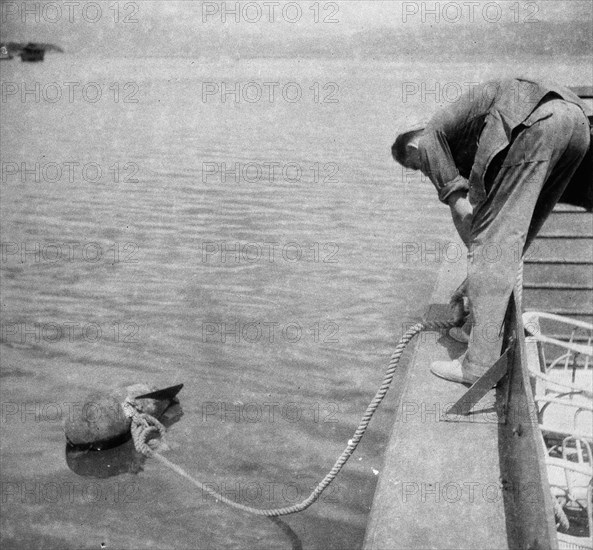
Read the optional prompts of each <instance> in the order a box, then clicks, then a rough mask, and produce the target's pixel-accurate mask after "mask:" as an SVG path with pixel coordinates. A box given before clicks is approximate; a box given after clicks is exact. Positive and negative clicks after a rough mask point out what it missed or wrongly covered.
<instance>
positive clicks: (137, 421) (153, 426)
mask: <svg viewBox="0 0 593 550" xmlns="http://www.w3.org/2000/svg"><path fill="white" fill-rule="evenodd" d="M461 324H463V321H461V322H456V321H425V322H422V323H416V324H415V325H413V326H412V327H410V328H409V329H408V330H407V331H406V332H405V333H404V335H403V336H402V337H401V339H400V341H399V343H398V344H397V347H396V348H395V350H394V352H393V354H392V355H391V358H390V360H389V365H388V366H387V370H386V371H385V375H384V377H383V381H382V382H381V386H380V387H379V389H378V390H377V393H376V394H375V397H373V400H372V401H371V402H370V404H369V406H368V407H367V409H366V412H365V413H364V415H363V417H362V419H361V420H360V423H359V424H358V428H356V431H355V432H354V435H353V436H352V439H350V440H349V441H348V446H347V447H346V448H345V449H344V451H343V452H342V454H341V455H340V457H339V458H338V460H337V461H336V462H335V464H334V466H333V468H332V469H331V470H330V471H329V473H328V474H327V475H326V476H325V477H324V478H323V479H322V480H321V481H320V482H319V484H318V485H317V487H315V489H314V490H313V492H312V493H311V494H310V495H309V496H308V497H307V498H306V499H305V500H303V501H302V502H300V503H298V504H295V505H293V506H287V507H285V508H272V509H267V510H265V509H264V510H262V509H259V508H252V507H251V506H245V505H244V504H240V503H238V502H235V501H234V500H231V499H229V498H226V497H225V496H223V495H221V494H220V493H218V492H216V491H214V490H213V489H211V488H210V487H208V486H206V485H204V484H203V483H201V482H200V481H198V480H197V479H195V478H193V477H192V476H191V475H190V474H188V473H187V472H186V471H185V470H184V469H183V468H181V467H180V466H178V465H177V464H173V463H172V462H171V461H169V460H168V459H166V458H165V457H164V456H163V455H162V454H160V453H159V452H158V451H156V447H155V446H154V445H153V446H151V445H150V444H149V442H148V441H147V438H148V436H149V435H151V434H155V433H156V432H159V433H160V435H161V436H162V435H163V434H164V427H163V425H162V424H161V423H160V422H159V421H158V420H157V419H156V418H154V417H152V416H150V415H149V414H146V413H142V412H140V411H139V410H138V409H137V408H136V407H135V405H134V402H133V400H131V401H128V400H126V402H125V403H124V404H123V408H124V411H125V413H126V415H127V416H129V417H130V418H131V419H132V437H133V439H134V445H135V447H136V450H137V451H138V452H140V453H142V454H144V455H146V456H148V457H152V458H156V459H157V460H159V461H160V462H162V463H163V464H165V465H166V466H167V467H168V468H170V469H171V470H173V471H174V472H176V473H178V474H179V475H180V476H182V477H184V478H185V479H187V480H188V481H190V482H191V483H192V484H193V485H195V486H196V487H198V488H199V489H201V490H202V491H205V492H207V493H208V494H210V495H211V496H213V497H214V498H215V499H216V500H220V501H222V502H224V503H225V504H228V505H229V506H232V507H233V508H237V509H238V510H243V511H244V512H248V513H250V514H256V515H258V516H269V517H275V516H286V515H288V514H294V513H296V512H302V511H303V510H305V509H307V508H308V507H309V506H311V504H313V503H314V502H315V501H316V500H317V499H318V498H319V497H320V496H321V493H323V491H325V489H326V488H327V487H328V486H329V484H330V483H331V482H332V481H333V480H334V479H335V478H336V476H337V475H338V474H339V473H340V470H341V469H342V468H343V467H344V465H345V464H346V462H347V461H348V459H349V458H350V457H351V456H352V454H353V453H354V451H355V450H356V447H358V444H359V443H360V440H361V439H362V436H363V435H364V433H365V431H366V429H367V427H368V425H369V422H370V421H371V418H373V415H374V414H375V411H376V410H377V408H378V407H379V405H380V404H381V401H383V398H384V397H385V395H386V394H387V391H388V390H389V386H390V385H391V382H392V381H393V376H394V374H395V370H396V369H397V367H398V365H399V361H400V358H401V356H402V353H403V352H404V350H405V349H406V346H407V345H408V343H409V342H410V340H412V338H414V336H416V334H418V333H419V332H422V331H427V330H447V329H450V328H452V327H454V326H459V325H461Z"/></svg>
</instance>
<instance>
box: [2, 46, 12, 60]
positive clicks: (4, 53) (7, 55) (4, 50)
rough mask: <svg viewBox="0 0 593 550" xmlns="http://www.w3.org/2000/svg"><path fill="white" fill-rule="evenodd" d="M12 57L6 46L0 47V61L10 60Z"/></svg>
mask: <svg viewBox="0 0 593 550" xmlns="http://www.w3.org/2000/svg"><path fill="white" fill-rule="evenodd" d="M12 57H13V56H12V54H11V53H10V52H9V51H8V49H7V48H6V46H2V47H0V59H12Z"/></svg>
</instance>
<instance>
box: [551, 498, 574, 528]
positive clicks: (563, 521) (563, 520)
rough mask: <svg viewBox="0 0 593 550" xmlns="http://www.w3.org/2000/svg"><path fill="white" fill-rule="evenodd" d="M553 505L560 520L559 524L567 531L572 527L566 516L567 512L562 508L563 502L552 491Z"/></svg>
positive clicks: (555, 514)
mask: <svg viewBox="0 0 593 550" xmlns="http://www.w3.org/2000/svg"><path fill="white" fill-rule="evenodd" d="M552 507H553V508H554V516H556V519H557V520H558V525H560V526H561V527H562V528H563V529H564V530H565V531H568V530H569V529H570V522H569V521H568V518H567V517H566V513H565V512H564V510H563V509H562V506H561V504H560V503H559V502H558V499H557V498H556V495H554V493H552Z"/></svg>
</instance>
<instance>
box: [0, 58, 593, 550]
mask: <svg viewBox="0 0 593 550" xmlns="http://www.w3.org/2000/svg"><path fill="white" fill-rule="evenodd" d="M584 66H585V65H581V66H578V65H572V66H570V65H566V64H562V66H560V64H559V66H558V67H557V68H554V72H555V74H557V75H558V79H559V80H564V81H566V82H569V83H572V84H581V83H583V82H580V81H579V78H580V77H579V75H583V74H584V75H586V74H587V73H586V71H585V70H583V67H584ZM515 69H516V68H514V67H498V68H494V67H489V68H486V69H485V68H479V67H475V66H472V65H463V66H438V67H437V66H404V65H401V64H397V63H380V62H368V61H364V62H356V61H318V60H316V61H303V62H299V61H298V60H282V61H238V62H234V61H226V62H220V63H217V64H212V63H206V62H204V61H203V60H197V59H157V58H155V59H123V58H122V59H101V58H96V59H86V58H77V57H73V56H67V55H64V56H48V57H47V59H46V61H45V62H44V63H42V64H22V63H20V62H18V61H16V60H14V61H11V62H2V65H1V67H0V71H1V78H2V81H3V83H5V82H11V83H15V84H16V85H17V86H18V87H19V88H18V90H19V92H20V91H21V90H20V87H21V86H23V83H25V84H26V85H27V86H28V89H34V86H35V82H39V83H40V86H41V91H42V92H43V93H44V94H45V93H46V94H48V97H50V98H51V97H55V96H54V95H53V94H54V92H55V88H54V89H50V88H48V87H47V85H48V84H50V83H53V82H56V83H57V84H58V86H59V87H60V89H61V90H62V92H63V93H64V94H66V96H67V94H68V93H69V90H70V88H68V87H67V86H66V85H65V83H66V82H75V83H80V86H78V87H73V88H72V89H73V91H74V98H73V101H72V102H70V101H69V98H62V100H59V101H56V102H55V103H51V104H50V103H49V102H48V101H46V100H45V99H44V96H41V97H40V101H39V102H37V101H35V96H34V94H29V95H27V96H25V101H24V102H22V101H21V100H20V98H19V96H18V92H17V95H16V96H8V97H6V98H5V99H6V101H5V102H3V103H2V104H1V109H2V136H1V137H2V163H3V164H2V166H3V170H4V172H3V180H2V186H1V191H2V197H1V199H2V200H1V205H0V213H1V218H2V222H1V223H2V226H1V229H2V243H3V248H2V265H1V268H2V315H3V320H2V344H1V353H2V366H1V375H2V390H1V392H2V474H3V482H4V483H3V489H2V492H3V495H2V537H3V542H4V543H5V544H9V545H12V546H13V547H21V548H34V547H39V548H44V549H47V548H101V547H102V546H101V545H102V544H104V545H105V546H104V547H105V548H130V549H131V548H141V547H142V548H171V547H173V548H272V547H273V548H300V547H302V548H336V549H338V548H339V549H343V548H358V547H360V545H361V543H362V540H363V536H364V529H365V525H366V519H367V515H368V512H369V508H370V505H371V501H372V496H373V491H374V487H375V482H376V479H377V477H376V473H377V472H378V471H380V470H381V468H382V452H383V450H384V447H385V444H386V438H387V437H388V434H389V427H390V424H391V421H392V417H393V412H394V408H395V403H396V398H395V396H394V395H390V396H389V397H388V398H387V400H386V402H385V403H384V404H383V406H382V408H381V410H380V411H379V413H378V414H377V416H376V418H375V419H374V420H373V422H372V423H371V427H370V429H369V432H368V433H367V435H366V436H365V439H364V440H363V443H362V444H361V446H360V448H359V449H358V451H357V452H356V454H355V455H354V457H353V458H352V459H351V462H350V463H349V464H348V465H347V467H346V469H345V471H344V472H343V474H341V476H340V477H339V478H338V480H337V482H336V485H335V487H332V488H331V489H330V490H329V491H328V495H327V496H324V497H323V498H322V500H321V501H320V502H318V503H316V504H315V505H314V506H313V507H312V508H310V509H309V510H307V511H306V512H304V513H302V514H299V515H296V516H290V517H288V518H285V519H284V520H283V521H282V522H272V521H270V520H267V519H262V518H254V517H251V516H248V515H245V514H243V513H241V512H236V511H233V510H231V509H229V508H227V507H225V506H224V505H222V504H219V503H216V502H215V501H214V500H213V499H212V498H210V497H207V496H205V495H202V494H201V493H200V492H199V491H198V490H197V489H194V488H193V487H191V486H189V485H188V483H187V482H185V481H184V480H182V479H180V478H178V477H176V476H175V475H174V474H173V473H172V472H170V471H168V470H166V469H165V468H164V467H163V466H162V465H161V464H159V463H158V462H154V461H143V460H141V459H138V457H137V456H134V455H133V453H132V452H131V451H129V452H128V454H127V455H126V456H127V457H131V458H129V463H127V462H126V463H124V465H123V466H121V464H120V465H119V466H116V465H115V462H114V463H113V464H111V463H110V462H109V460H107V459H106V461H105V462H104V463H103V464H102V465H100V464H94V465H93V464H92V463H91V464H90V465H89V464H86V463H85V464H83V465H82V466H81V469H80V473H83V474H85V475H79V474H77V473H75V472H74V471H72V470H71V469H69V467H68V465H67V462H66V458H65V452H64V449H65V439H64V434H63V429H62V423H61V420H62V419H63V418H64V417H65V416H66V415H67V414H68V413H69V410H70V408H69V407H71V406H74V405H73V403H75V402H77V400H78V399H79V397H80V395H82V394H84V393H86V392H88V391H91V390H98V391H111V390H113V389H114V388H121V387H124V386H126V385H129V384H133V383H137V382H147V383H150V384H155V385H157V386H166V385H170V384H173V383H184V384H185V387H184V389H183V390H182V392H181V394H180V399H181V404H182V407H183V411H184V416H183V417H182V418H181V419H180V420H179V421H178V422H177V423H175V424H174V425H173V426H171V428H170V429H169V433H168V442H169V446H170V447H171V450H170V451H169V452H168V453H167V456H168V458H169V459H171V460H173V461H174V462H176V463H178V464H180V465H182V466H184V467H185V468H186V469H187V470H188V471H190V472H191V473H192V474H194V475H195V476H196V477H198V478H199V479H200V480H201V481H203V482H208V483H211V484H213V487H215V488H218V489H222V490H224V491H226V492H227V496H230V497H231V498H235V499H237V500H239V501H240V502H243V503H245V504H251V505H253V506H256V507H262V508H263V507H276V506H286V505H288V504H293V503H295V502H296V501H297V500H300V499H301V498H304V497H305V496H306V494H307V493H308V491H309V490H310V489H311V488H312V487H313V485H314V484H315V483H316V481H317V480H318V479H320V478H321V477H322V476H323V475H325V473H326V472H327V470H329V468H330V467H331V465H332V464H333V462H334V460H335V458H336V457H337V455H338V454H339V453H340V452H341V450H342V449H343V447H344V445H345V444H346V442H347V440H348V438H349V437H350V436H351V433H352V431H353V430H354V428H355V426H356V424H357V422H358V420H359V417H360V415H361V414H362V412H363V411H364V408H365V407H366V405H367V403H368V401H369V400H370V398H371V397H372V395H373V394H374V391H375V389H376V386H377V384H378V383H379V380H380V377H381V374H382V370H383V368H384V366H385V364H386V361H387V359H388V357H389V353H390V350H391V348H392V347H393V345H394V343H395V341H396V339H397V337H398V335H399V334H401V330H402V324H404V323H407V322H410V321H413V320H416V319H418V318H419V317H420V316H421V315H422V313H423V312H424V310H425V308H426V305H427V303H428V301H429V298H430V293H431V289H432V287H433V284H434V281H435V278H436V275H437V272H438V269H439V268H440V266H441V265H442V263H441V262H440V261H439V258H435V257H434V256H433V257H431V256H427V261H425V262H421V261H419V258H420V257H419V255H413V256H412V257H411V258H410V259H409V261H404V260H403V257H402V245H403V243H410V242H413V243H421V242H426V243H427V244H428V245H429V246H433V247H434V246H435V245H437V244H438V243H441V244H442V243H446V242H447V241H448V240H449V239H450V238H451V234H452V228H451V225H450V223H449V221H448V219H447V209H446V208H443V207H442V205H440V204H439V203H438V201H436V199H435V197H434V192H433V190H432V189H431V188H430V185H429V184H427V183H425V182H420V181H419V180H418V179H417V178H416V177H415V176H411V175H405V174H402V173H401V171H398V170H397V169H396V167H395V164H394V163H393V161H392V160H391V157H390V144H391V142H392V141H393V137H394V136H395V134H396V132H397V130H398V129H399V128H401V127H403V126H404V125H405V123H406V122H409V120H410V118H411V117H416V116H420V115H423V114H426V112H428V111H431V110H433V109H434V107H433V105H434V99H432V98H430V97H429V96H426V97H424V99H425V100H426V101H425V102H422V101H421V100H422V98H421V97H420V96H419V95H415V96H414V97H412V98H411V99H410V100H409V101H407V102H405V103H402V95H401V90H402V82H405V81H410V82H412V83H419V82H421V81H422V80H426V81H428V82H430V83H432V82H434V81H435V80H440V82H449V81H457V82H464V81H477V80H479V79H480V78H482V77H484V76H490V75H493V74H497V73H496V71H497V70H498V71H499V72H505V73H510V72H512V71H513V70H515ZM529 72H531V74H536V75H548V76H549V73H550V67H549V66H548V65H546V64H541V65H534V66H532V67H530V68H529ZM581 78H584V77H581ZM250 81H253V82H258V83H264V82H278V83H279V84H280V86H282V85H284V84H286V83H288V82H295V83H297V84H299V86H300V87H301V89H302V92H303V96H302V98H301V100H300V101H296V102H295V103H289V102H287V101H285V100H279V99H277V100H276V101H274V102H269V101H265V100H262V101H259V102H256V103H250V102H247V101H240V102H239V103H235V102H233V101H228V102H226V103H222V102H221V100H220V95H218V96H213V97H209V98H208V101H207V102H204V101H203V98H202V85H203V83H204V82H211V83H218V85H220V83H221V82H226V83H227V84H228V85H230V84H234V83H237V82H238V83H242V84H245V83H248V82H250ZM90 82H94V83H98V84H100V85H101V87H102V91H103V96H102V98H101V100H99V101H97V102H96V103H91V102H89V101H84V100H82V86H83V85H85V84H88V83H90ZM116 83H117V84H118V85H119V94H120V95H119V97H118V99H119V101H117V102H116V101H114V95H113V94H115V93H116V91H117V88H116V87H115V84H116ZM126 83H132V84H131V85H129V86H128V87H127V88H124V84H126ZM315 83H318V84H319V86H320V88H319V90H320V93H321V95H320V96H319V97H320V102H319V103H316V102H315V100H314V95H313V94H314V93H315ZM328 83H332V87H331V88H326V89H325V90H324V89H323V86H324V85H326V84H328ZM335 84H337V85H338V86H339V90H337V89H336V88H335V86H334V85H335ZM311 87H313V89H310V88H311ZM279 89H281V88H279ZM331 90H334V91H335V95H334V96H332V97H335V98H337V99H338V102H337V103H326V102H323V101H321V99H323V98H325V97H326V96H325V95H324V94H325V93H326V92H327V93H329V91H331ZM336 90H337V91H336ZM251 91H253V90H251ZM92 92H93V90H92V89H90V88H87V93H88V94H91V95H88V96H87V97H93V96H92ZM129 94H133V95H131V96H130V95H129ZM125 97H127V98H134V99H138V102H137V103H126V102H124V101H123V99H124V98H125ZM249 97H253V96H249ZM23 162H24V163H26V168H28V169H29V170H31V169H32V170H35V166H36V165H38V166H39V170H40V175H39V177H38V179H39V181H36V179H37V176H36V174H35V173H34V172H32V173H29V174H26V177H25V181H22V180H21V173H20V172H19V173H17V174H12V172H13V171H15V170H16V169H17V168H18V170H19V171H20V168H21V163H23ZM66 162H72V163H78V164H70V165H69V166H70V170H71V171H72V172H71V173H72V178H70V172H69V171H68V168H67V165H65V164H64V163H66ZM51 163H57V164H61V166H62V167H63V173H62V176H61V177H60V178H58V177H57V174H58V173H57V172H56V171H55V166H54V165H53V164H51ZM90 163H96V165H98V166H99V167H100V168H101V170H102V177H101V178H96V172H94V171H93V165H91V164H90ZM204 163H209V164H204ZM221 163H227V166H228V167H229V169H231V170H233V169H234V166H235V163H242V165H241V166H242V167H245V164H246V163H252V165H251V168H248V170H251V171H248V172H247V177H240V178H239V181H238V182H237V181H235V177H234V174H232V173H231V174H227V175H226V179H223V178H222V177H221V176H220V174H219V173H217V174H210V173H209V171H210V172H211V171H213V170H214V169H215V168H219V167H220V164H221ZM265 163H268V166H269V163H278V165H277V166H279V167H280V168H279V171H280V172H281V171H282V169H286V170H287V172H286V173H283V174H281V175H280V174H278V175H277V177H275V178H270V177H268V175H269V173H266V172H265V171H263V172H262V174H261V175H258V172H257V167H259V168H260V169H262V170H263V167H264V166H265ZM289 163H293V164H292V165H291V166H288V165H289ZM296 165H298V167H299V168H300V170H301V173H300V174H297V172H296V171H295V170H296V167H295V166H296ZM83 167H85V170H87V171H86V172H84V173H83ZM95 168H96V167H95ZM254 170H255V171H254ZM116 176H117V177H116ZM330 176H331V177H330ZM52 179H53V180H56V181H53V182H52V181H49V180H52ZM95 179H97V181H93V180H95ZM270 243H273V244H270ZM246 245H250V246H248V247H247V248H245V246H246ZM223 246H224V247H226V249H227V251H226V253H225V254H224V255H221V252H220V251H221V249H222V247H223ZM237 246H239V247H243V248H239V249H238V250H239V254H238V256H237V254H236V253H235V252H234V250H236V248H235V247H237ZM299 251H300V253H301V255H302V256H301V257H300V258H298V254H299ZM23 252H26V253H25V254H23ZM260 254H261V256H260ZM272 254H273V256H272ZM223 260H224V261H223ZM258 323H259V324H258ZM236 327H238V328H239V337H238V341H237V337H236V336H235V333H234V332H233V331H236ZM299 331H300V332H299ZM221 332H225V338H224V339H225V341H224V342H223V341H222V340H223V337H222V336H221ZM396 384H397V380H396ZM105 456H108V455H105ZM120 466H121V469H122V470H123V471H124V473H121V474H120V475H117V476H112V477H105V478H102V479H99V478H98V477H89V474H90V475H96V476H99V475H108V474H109V473H110V472H109V468H113V469H115V470H117V471H119V470H118V468H119V467H120ZM126 472H127V473H126Z"/></svg>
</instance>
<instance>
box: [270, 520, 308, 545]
mask: <svg viewBox="0 0 593 550" xmlns="http://www.w3.org/2000/svg"><path fill="white" fill-rule="evenodd" d="M268 519H269V520H270V521H271V522H272V523H273V524H274V525H277V526H278V527H279V528H280V530H281V531H282V532H283V533H284V534H285V535H286V536H287V537H288V539H289V540H290V545H291V548H292V550H302V548H303V543H302V542H301V539H300V538H299V537H298V535H297V534H296V533H295V532H294V531H293V530H292V529H291V527H290V525H288V523H285V522H284V521H282V520H281V519H280V518H268Z"/></svg>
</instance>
